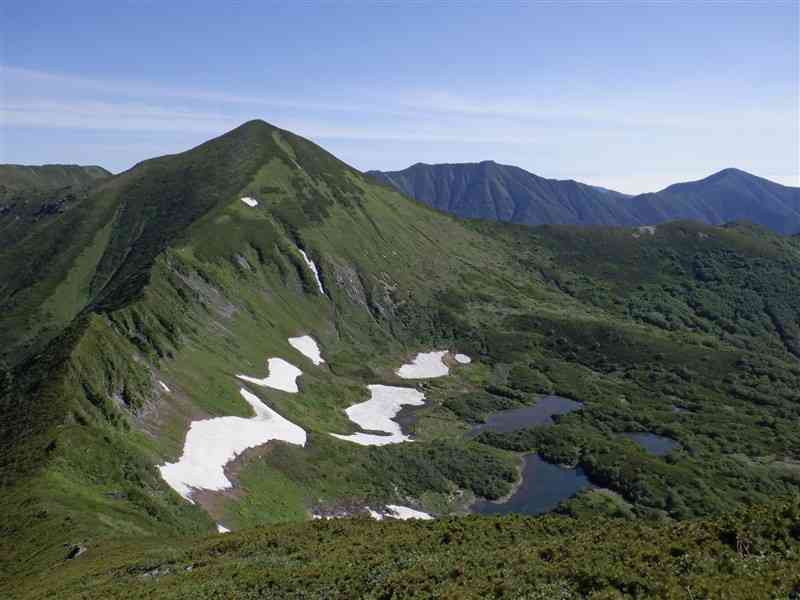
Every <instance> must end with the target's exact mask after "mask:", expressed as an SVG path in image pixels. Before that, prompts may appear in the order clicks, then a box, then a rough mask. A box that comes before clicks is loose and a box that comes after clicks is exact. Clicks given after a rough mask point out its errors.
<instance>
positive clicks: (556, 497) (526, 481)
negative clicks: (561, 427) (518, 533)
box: [471, 454, 590, 515]
mask: <svg viewBox="0 0 800 600" xmlns="http://www.w3.org/2000/svg"><path fill="white" fill-rule="evenodd" d="M522 478H523V479H522V485H520V487H519V489H518V490H517V491H516V492H515V493H514V495H513V496H511V498H509V499H508V501H507V502H503V503H500V504H498V503H496V502H489V501H488V500H478V501H477V502H475V503H474V504H473V505H472V507H471V508H472V510H473V511H474V512H477V513H480V514H482V515H504V514H508V513H519V514H523V515H538V514H540V513H544V512H548V511H551V510H553V509H554V508H555V507H556V506H558V503H559V502H561V501H562V500H566V499H567V498H571V497H572V496H574V495H575V494H577V493H578V492H579V491H581V490H582V489H584V488H587V487H589V485H590V483H589V479H588V478H587V477H586V475H584V473H583V470H582V469H580V468H577V469H564V468H562V467H559V466H557V465H551V464H550V463H548V462H545V461H543V460H542V459H541V458H540V457H539V455H538V454H527V455H526V456H525V467H524V468H523V471H522Z"/></svg>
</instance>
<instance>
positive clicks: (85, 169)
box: [0, 165, 111, 197]
mask: <svg viewBox="0 0 800 600" xmlns="http://www.w3.org/2000/svg"><path fill="white" fill-rule="evenodd" d="M110 175H111V173H110V172H109V171H107V170H106V169H104V168H103V167H98V166H82V165H0V197H2V196H5V195H9V194H11V193H13V192H18V191H29V190H48V189H57V188H60V187H66V186H75V185H77V186H84V185H88V184H90V183H94V182H95V181H98V180H100V179H105V178H106V177H109V176H110Z"/></svg>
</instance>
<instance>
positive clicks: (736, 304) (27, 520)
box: [0, 121, 800, 599]
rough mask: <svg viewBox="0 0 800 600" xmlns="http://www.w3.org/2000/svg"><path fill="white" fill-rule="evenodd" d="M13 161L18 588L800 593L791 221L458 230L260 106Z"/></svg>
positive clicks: (2, 570) (12, 526)
mask: <svg viewBox="0 0 800 600" xmlns="http://www.w3.org/2000/svg"><path fill="white" fill-rule="evenodd" d="M75 169H76V168H70V169H68V170H70V171H75ZM12 171H14V173H12V175H10V176H8V181H7V183H5V185H7V186H8V188H9V189H10V188H11V187H12V180H15V181H19V180H20V177H19V170H18V169H12ZM22 171H23V172H24V173H26V175H25V177H23V178H22V179H24V180H25V181H26V182H27V183H25V185H22V184H19V183H16V184H13V187H14V192H13V200H8V199H6V200H3V201H2V202H0V205H1V206H2V207H3V208H2V209H0V515H1V516H2V517H1V518H0V589H1V590H3V592H2V595H3V596H4V597H9V598H67V599H69V598H93V597H94V598H140V597H163V598H187V597H190V598H219V597H226V598H228V597H231V598H248V597H250V598H259V597H275V598H298V597H306V598H352V597H364V598H415V597H416V598H427V597H453V598H487V597H495V598H519V597H523V596H524V597H530V598H589V597H594V598H604V597H605V598H626V597H627V598H635V597H638V598H654V597H675V598H678V597H685V596H686V593H687V590H692V594H694V595H695V597H733V598H735V597H743V598H747V597H763V596H765V595H767V596H769V597H790V594H792V593H794V590H797V589H800V587H798V586H800V575H798V574H800V535H798V523H800V501H798V493H800V469H798V460H800V429H798V427H797V422H798V419H800V392H798V390H800V367H798V364H800V363H798V360H799V359H800V317H798V315H800V269H798V265H800V238H798V237H793V236H783V235H778V234H776V233H775V232H773V231H771V230H769V229H767V228H765V227H761V226H758V225H753V224H746V223H733V224H728V225H725V226H716V225H708V224H704V223H701V222H697V221H686V220H684V221H673V222H669V223H664V224H659V225H657V226H651V227H647V228H642V227H638V226H633V227H619V226H614V227H611V226H596V227H578V226H575V225H552V224H549V225H544V226H539V227H527V226H521V225H518V224H513V223H498V222H492V221H487V220H464V219H460V218H457V217H456V216H453V215H450V214H446V213H444V212H442V211H439V210H434V209H432V208H431V207H429V206H426V205H425V204H423V203H420V202H417V201H414V200H413V199H411V198H409V197H408V196H406V195H404V194H402V193H400V192H398V191H397V190H395V189H393V188H391V187H389V186H386V185H383V184H381V183H379V182H377V181H375V180H374V179H373V178H371V177H368V176H365V175H364V174H363V173H361V172H359V171H357V170H355V169H353V168H351V167H350V166H348V165H347V164H345V163H344V162H342V161H341V160H339V159H338V158H336V157H335V156H333V155H332V154H330V153H329V152H327V151H326V150H324V149H323V148H321V147H319V146H317V145H316V144H314V143H312V142H310V141H309V140H307V139H304V138H302V137H300V136H298V135H295V134H293V133H291V132H289V131H286V130H283V129H280V128H277V127H274V126H272V125H270V124H268V123H266V122H264V121H250V122H247V123H245V124H243V125H241V126H240V127H238V128H236V129H234V130H233V131H230V132H228V133H226V134H224V135H222V136H220V137H217V138H215V139H212V140H209V141H208V142H206V143H204V144H201V145H199V146H197V147H195V148H191V149H188V150H186V151H185V152H182V153H178V154H173V155H168V156H162V157H158V158H152V159H147V160H144V161H142V162H140V163H138V164H137V165H135V166H134V167H133V168H131V169H129V170H127V171H125V172H123V173H119V174H116V175H109V174H107V173H102V172H97V171H95V172H94V174H89V176H88V177H86V176H85V175H87V174H86V173H83V174H81V169H80V168H77V171H75V172H73V173H71V174H69V175H66V177H65V176H62V175H61V174H59V175H54V176H53V177H52V178H49V177H44V178H41V179H40V178H39V177H38V175H36V176H30V175H31V174H36V171H37V170H36V169H32V170H28V169H23V170H22ZM2 173H3V171H2V170H0V176H2ZM94 175H98V176H94ZM40 181H41V183H40ZM574 185H575V186H577V187H576V190H577V191H576V192H575V194H576V197H581V198H583V197H584V196H583V195H584V194H586V195H588V194H589V193H590V192H589V190H584V189H583V188H582V187H580V186H579V184H574ZM724 187H725V186H724V185H721V187H720V189H722V188H724ZM597 193H608V194H613V193H612V192H597ZM675 194H676V197H677V196H679V195H680V194H684V195H685V197H687V198H688V197H691V194H689V193H687V192H685V191H683V192H682V191H681V190H678V191H677V192H675ZM629 201H630V199H628V198H625V197H621V198H620V199H619V202H629ZM576 202H577V201H576ZM556 204H558V203H556ZM578 204H580V203H579V202H578ZM554 397H555V398H554ZM400 400H402V402H401V401H400ZM551 402H555V403H559V402H561V403H568V405H569V406H570V407H571V411H570V412H566V411H561V412H559V413H558V414H554V415H552V416H550V413H548V414H546V418H544V419H542V418H538V417H537V418H538V420H534V419H533V418H532V417H531V413H532V412H533V413H536V411H539V410H541V409H543V408H547V407H548V406H549V405H550V404H549V403H551ZM505 411H512V412H511V413H507V412H505ZM509 415H510V416H509ZM520 415H522V416H520ZM525 415H527V417H525ZM540 416H541V415H539V417H540ZM500 417H504V418H505V422H506V423H508V422H511V425H512V426H510V427H493V426H492V424H493V423H494V422H495V421H496V420H497V419H499V418H500ZM476 427H479V431H476ZM653 440H655V441H656V442H658V443H659V444H660V446H659V448H660V449H658V448H657V449H656V450H654V449H653V446H652V444H651V442H652V441H653ZM665 448H666V450H665ZM531 466H534V467H535V468H536V469H538V470H537V471H536V477H540V476H547V475H548V474H549V476H551V477H553V478H554V480H553V481H555V482H556V483H554V484H553V485H548V486H542V485H537V481H538V480H536V478H533V479H531V477H530V473H531V470H530V467H531ZM565 482H569V483H570V485H567V486H565V485H564V483H565ZM572 483H575V487H571V484H572ZM543 488H544V489H543ZM537 490H538V491H544V492H545V493H546V494H545V495H546V496H547V498H548V503H547V504H546V506H545V507H544V508H542V507H541V506H539V507H529V508H525V506H526V503H525V502H521V503H520V504H519V505H517V504H514V506H523V508H522V509H520V510H522V512H523V513H524V514H523V515H513V514H509V515H504V516H491V517H488V516H482V513H481V514H476V513H480V512H481V511H480V509H479V508H478V507H480V506H486V505H490V506H491V507H492V511H494V512H504V511H505V510H506V507H508V506H510V503H512V500H513V501H516V500H519V499H520V498H522V500H526V499H528V496H527V494H535V493H536V492H537ZM510 499H511V500H510ZM514 499H516V500H514ZM508 511H510V509H508ZM543 511H549V513H550V514H547V515H544V516H542V515H540V516H533V515H534V513H540V512H543ZM407 517H424V518H425V520H407V521H404V520H402V519H403V518H407ZM429 517H432V518H429ZM228 532H229V533H228Z"/></svg>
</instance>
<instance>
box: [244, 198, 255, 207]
mask: <svg viewBox="0 0 800 600" xmlns="http://www.w3.org/2000/svg"><path fill="white" fill-rule="evenodd" d="M242 202H244V203H245V204H247V206H249V207H250V208H255V207H256V206H258V200H256V199H255V198H251V197H250V196H245V197H244V198H242Z"/></svg>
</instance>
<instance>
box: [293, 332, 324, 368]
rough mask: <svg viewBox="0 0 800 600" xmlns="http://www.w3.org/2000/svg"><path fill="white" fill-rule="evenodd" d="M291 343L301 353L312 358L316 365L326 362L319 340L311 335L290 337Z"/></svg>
mask: <svg viewBox="0 0 800 600" xmlns="http://www.w3.org/2000/svg"><path fill="white" fill-rule="evenodd" d="M289 344H290V345H291V346H292V348H294V349H295V350H297V351H298V352H299V353H300V354H302V355H303V356H305V357H306V358H308V359H310V360H311V362H313V363H314V364H315V365H320V364H322V363H324V362H325V361H324V360H323V358H322V355H321V354H320V351H319V346H318V345H317V342H316V341H315V340H314V338H312V337H311V336H310V335H302V336H300V337H293V338H289Z"/></svg>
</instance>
